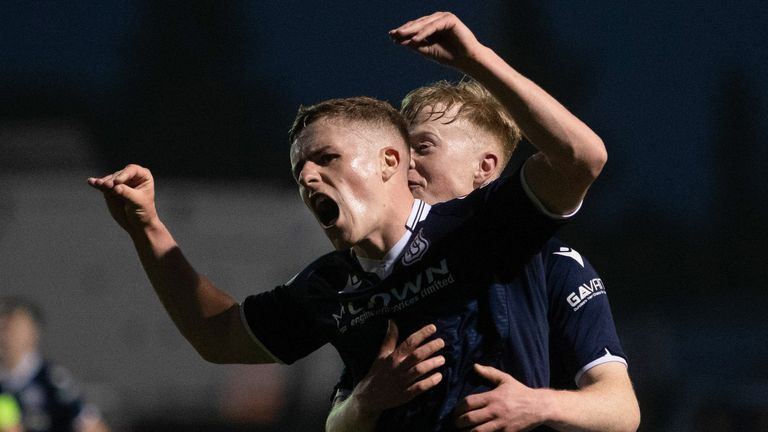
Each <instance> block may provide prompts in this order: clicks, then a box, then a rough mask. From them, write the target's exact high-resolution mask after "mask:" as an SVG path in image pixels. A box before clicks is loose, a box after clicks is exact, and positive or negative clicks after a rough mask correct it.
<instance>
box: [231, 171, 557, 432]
mask: <svg viewBox="0 0 768 432" xmlns="http://www.w3.org/2000/svg"><path fill="white" fill-rule="evenodd" d="M520 178H521V176H520V175H512V176H510V177H506V178H503V179H499V180H497V181H495V182H493V183H491V184H489V185H488V186H486V187H484V188H482V189H478V190H476V191H474V192H473V193H471V194H470V195H468V196H466V197H465V198H462V199H456V200H451V201H448V202H446V203H442V204H439V205H436V206H433V207H432V208H431V210H430V211H429V213H428V215H427V216H426V217H425V218H423V219H422V218H416V221H415V222H414V223H413V224H411V225H409V226H407V228H408V229H409V230H411V231H412V233H413V234H412V235H411V238H410V240H409V243H408V244H407V246H406V247H405V249H404V251H403V252H402V254H401V256H400V257H399V258H398V259H397V261H396V263H395V264H394V267H393V270H392V273H391V274H390V275H389V276H388V277H386V278H385V279H384V280H378V278H377V277H375V276H373V275H371V274H369V273H366V272H364V271H363V270H362V269H361V267H360V265H359V263H358V261H357V260H356V259H355V258H354V257H353V256H352V255H351V254H350V252H349V251H336V252H332V253H329V254H327V255H325V256H323V257H321V258H319V259H318V260H316V261H315V262H313V263H312V264H310V265H309V266H308V267H306V268H305V269H304V270H303V271H301V272H300V273H299V274H298V275H296V276H295V277H294V278H293V279H292V280H291V281H289V282H288V283H286V284H284V285H281V286H278V287H277V288H275V289H274V290H272V291H269V292H265V293H260V294H257V295H254V296H249V297H247V298H246V299H245V301H244V302H243V305H242V311H243V316H244V319H245V322H246V323H247V327H248V329H249V330H250V332H251V333H252V334H253V335H254V336H255V338H256V339H257V340H258V342H259V343H261V344H262V345H263V346H264V347H265V348H266V349H267V350H268V351H269V352H270V353H271V354H272V355H273V356H274V357H275V358H277V359H278V360H280V361H282V362H284V363H292V362H294V361H296V360H297V359H300V358H302V357H304V356H306V355H308V354H309V353H311V352H313V351H314V350H316V349H317V348H319V347H320V346H322V345H324V344H326V343H331V344H333V345H334V347H335V348H336V349H337V350H338V351H339V353H340V355H341V358H342V360H343V361H344V364H345V367H346V368H347V371H348V373H349V375H350V377H351V379H352V383H353V384H355V383H357V382H359V380H360V379H361V378H362V377H364V376H365V374H366V373H367V371H368V370H369V368H370V366H371V364H372V362H373V359H374V358H375V355H376V354H377V353H378V349H379V345H380V344H381V341H382V339H383V337H384V334H385V332H386V321H387V319H389V318H392V319H394V320H395V321H396V322H397V323H398V326H399V328H400V335H401V336H403V337H404V336H407V335H409V334H411V333H413V332H414V331H416V330H418V329H420V328H421V327H423V326H424V325H427V324H429V323H434V324H436V325H437V328H438V332H437V336H439V337H441V338H443V339H444V340H445V343H446V346H445V348H443V350H442V354H443V355H444V356H445V358H446V363H445V365H444V366H443V368H442V372H443V376H444V379H443V381H442V382H441V383H440V384H439V385H438V386H437V387H435V388H433V389H432V390H430V391H429V392H427V393H425V394H423V395H421V396H420V397H418V398H416V399H415V400H414V401H412V402H411V403H410V404H408V405H407V406H404V407H401V408H400V409H394V410H391V411H390V412H387V413H386V415H385V416H383V417H382V421H381V427H382V429H383V430H388V429H391V428H394V427H397V428H398V430H402V427H403V424H407V425H408V427H409V428H410V429H411V430H424V431H428V430H436V431H437V430H448V429H450V424H451V423H452V419H451V414H452V411H453V408H454V407H455V405H456V403H457V402H458V401H459V400H460V399H461V398H462V397H463V396H466V395H468V394H471V393H476V392H478V391H481V390H482V386H483V385H484V384H483V383H480V382H478V381H477V380H476V379H474V375H475V374H474V372H473V370H472V365H473V364H474V363H476V362H478V363H483V364H488V365H496V366H502V365H501V364H500V361H501V360H502V359H503V358H504V352H503V350H504V347H503V344H502V337H501V335H500V333H499V327H498V326H497V325H496V323H495V320H494V319H493V318H492V316H493V314H494V311H491V310H488V306H489V305H490V304H492V302H490V301H489V295H490V293H491V291H492V290H491V289H489V287H495V286H500V287H501V286H505V284H509V283H510V282H512V281H513V280H515V279H516V278H517V277H518V276H519V275H520V273H521V272H522V271H523V270H524V265H525V263H526V262H528V261H529V260H530V259H531V257H532V256H534V255H535V254H536V253H538V252H539V251H540V250H541V248H542V246H543V245H544V244H545V243H546V242H547V240H548V239H549V238H550V237H551V236H552V235H553V234H554V232H555V231H556V230H557V228H558V227H559V225H560V224H561V222H562V221H560V220H556V219H553V218H550V217H548V216H546V215H544V214H543V213H541V212H540V211H539V210H538V208H536V206H535V205H534V204H533V203H532V202H531V200H530V199H529V198H528V196H527V195H526V192H525V191H524V189H523V186H522V183H521V180H520ZM349 286H355V287H356V288H355V289H354V290H350V289H348V288H349ZM543 345H546V341H544V342H543ZM543 354H544V353H542V355H543ZM545 363H546V362H545Z"/></svg>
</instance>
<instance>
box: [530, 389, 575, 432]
mask: <svg viewBox="0 0 768 432" xmlns="http://www.w3.org/2000/svg"><path fill="white" fill-rule="evenodd" d="M563 392H564V391H562V390H554V389H537V393H538V394H537V402H536V403H537V406H539V407H540V408H539V410H538V414H539V422H538V424H540V425H546V426H549V427H551V428H559V427H561V426H563V425H564V420H565V419H566V415H564V414H565V413H564V410H567V407H565V406H563V404H562V403H560V402H561V400H562V398H561V397H560V395H561V394H562V393H563Z"/></svg>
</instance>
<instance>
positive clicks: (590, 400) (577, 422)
mask: <svg viewBox="0 0 768 432" xmlns="http://www.w3.org/2000/svg"><path fill="white" fill-rule="evenodd" d="M627 385H629V384H628V383H625V384H617V383H595V384H593V385H591V386H588V387H585V388H582V389H579V390H575V391H568V390H552V389H541V390H538V391H540V392H542V395H543V397H542V399H543V400H544V402H543V403H542V405H541V406H542V407H543V408H542V409H544V411H545V412H544V417H545V418H546V419H547V420H546V421H545V422H544V424H546V425H547V426H549V427H551V428H554V429H556V430H558V431H563V432H634V431H636V430H637V428H638V425H639V423H640V410H639V408H638V405H637V399H636V398H635V396H634V392H633V391H632V390H631V385H630V386H629V388H627Z"/></svg>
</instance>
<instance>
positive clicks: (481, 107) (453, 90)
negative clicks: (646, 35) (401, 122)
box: [400, 79, 521, 168]
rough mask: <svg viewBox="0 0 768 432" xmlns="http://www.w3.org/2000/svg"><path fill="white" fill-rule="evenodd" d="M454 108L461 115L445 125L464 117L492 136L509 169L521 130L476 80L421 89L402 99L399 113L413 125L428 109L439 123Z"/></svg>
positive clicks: (445, 83) (446, 83)
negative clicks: (424, 110)
mask: <svg viewBox="0 0 768 432" xmlns="http://www.w3.org/2000/svg"><path fill="white" fill-rule="evenodd" d="M455 106H458V107H459V110H458V112H457V113H456V115H455V116H454V117H453V118H451V119H447V120H446V123H451V122H453V121H456V120H457V119H460V118H463V119H466V120H468V121H470V122H471V123H472V124H474V125H475V126H477V127H479V128H481V129H482V130H485V131H487V132H488V133H490V134H491V135H492V136H493V137H495V138H496V139H497V140H498V143H499V145H500V146H501V150H502V155H501V156H502V158H503V160H502V161H501V162H502V164H501V166H502V168H503V167H504V166H506V164H507V163H508V162H509V159H510V158H511V157H512V152H513V151H514V150H515V148H516V147H517V144H518V143H519V142H520V139H521V134H520V128H519V127H518V126H517V124H515V121H514V120H512V117H511V116H510V115H509V113H508V112H507V110H506V109H505V108H504V107H503V106H502V105H501V103H500V102H499V101H498V100H497V99H496V98H495V97H494V96H493V95H492V94H491V92H489V91H488V89H486V88H485V87H483V86H482V85H481V84H480V83H478V82H477V81H475V80H472V79H462V80H461V81H459V82H455V83H452V82H449V81H445V80H443V81H437V82H435V83H433V84H430V85H427V86H424V87H419V88H417V89H415V90H412V91H411V92H409V93H408V94H407V95H406V96H405V98H403V101H402V103H401V105H400V113H402V115H403V117H404V118H405V121H406V122H407V123H408V124H409V125H412V124H413V123H414V122H415V121H416V117H417V116H418V115H419V113H420V112H421V111H422V110H423V109H425V108H426V109H428V110H429V111H428V112H427V114H428V115H429V119H430V120H439V119H441V118H443V117H444V116H446V115H447V114H448V113H449V112H450V111H451V109H452V108H453V107H455ZM438 108H439V109H438Z"/></svg>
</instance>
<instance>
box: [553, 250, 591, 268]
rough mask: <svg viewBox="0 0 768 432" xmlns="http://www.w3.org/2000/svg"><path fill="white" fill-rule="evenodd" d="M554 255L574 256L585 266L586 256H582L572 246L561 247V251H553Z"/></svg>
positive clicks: (574, 258)
mask: <svg viewBox="0 0 768 432" xmlns="http://www.w3.org/2000/svg"><path fill="white" fill-rule="evenodd" d="M552 255H562V256H566V257H569V258H572V259H573V260H574V261H576V262H577V263H579V265H580V266H581V267H584V258H582V257H581V254H580V253H578V252H576V251H575V250H573V249H571V248H567V247H561V248H560V252H552Z"/></svg>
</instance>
